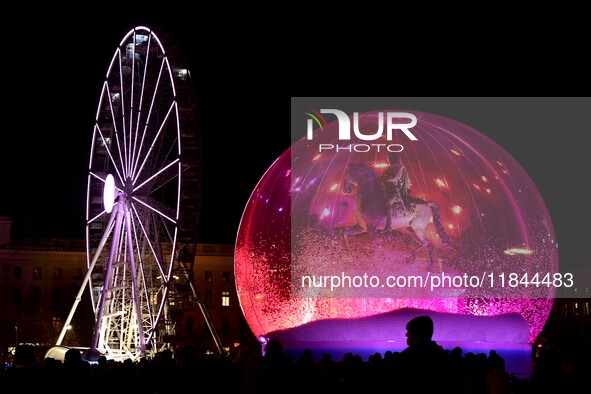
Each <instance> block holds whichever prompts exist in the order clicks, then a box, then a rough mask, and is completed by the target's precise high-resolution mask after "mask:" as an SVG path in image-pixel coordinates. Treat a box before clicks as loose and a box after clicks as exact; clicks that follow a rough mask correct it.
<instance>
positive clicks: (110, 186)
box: [103, 174, 115, 213]
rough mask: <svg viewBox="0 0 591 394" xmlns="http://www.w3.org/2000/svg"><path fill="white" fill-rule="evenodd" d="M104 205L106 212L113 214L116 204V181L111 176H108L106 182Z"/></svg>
mask: <svg viewBox="0 0 591 394" xmlns="http://www.w3.org/2000/svg"><path fill="white" fill-rule="evenodd" d="M103 204H104V205H105V211H106V212H107V213H111V211H112V210H113V205H114V204H115V179H114V178H113V175H111V174H109V175H107V179H106V180H105V187H104V189H103Z"/></svg>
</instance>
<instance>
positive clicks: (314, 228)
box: [235, 111, 558, 342]
mask: <svg viewBox="0 0 591 394" xmlns="http://www.w3.org/2000/svg"><path fill="white" fill-rule="evenodd" d="M411 112H412V113H413V114H415V115H416V116H417V119H418V124H417V126H416V127H415V128H413V133H415V135H416V136H417V137H418V139H419V141H418V142H415V143H412V144H410V143H404V151H403V152H402V153H401V154H402V161H403V163H404V164H405V166H406V167H407V169H408V172H409V175H410V178H411V179H412V184H413V188H412V195H413V196H414V197H419V198H422V199H425V200H429V201H433V202H435V203H436V204H437V205H438V206H439V208H440V212H441V219H442V223H443V226H444V229H445V231H446V233H447V234H448V235H449V237H450V238H451V240H452V244H453V247H452V248H451V249H450V250H447V249H445V248H444V247H443V245H442V242H441V240H440V239H439V238H438V236H437V231H436V229H435V226H434V225H433V224H431V225H428V226H427V228H426V229H425V231H426V235H427V237H428V238H429V239H430V240H431V241H432V243H433V245H434V252H435V256H436V259H437V260H436V262H435V264H434V265H430V264H429V261H428V255H427V252H426V250H421V251H419V252H418V253H417V255H416V257H415V258H414V259H412V260H411V261H410V262H408V263H407V264H404V262H405V261H406V260H405V258H406V257H405V256H408V254H409V253H410V251H411V250H412V249H413V248H414V247H415V246H416V245H415V244H414V243H413V239H412V237H410V236H409V234H408V233H405V232H404V231H396V232H395V233H392V234H389V235H387V236H385V235H383V234H382V236H380V237H378V239H377V240H375V239H374V240H372V241H370V239H369V238H368V237H367V236H366V235H363V234H362V235H359V236H351V237H350V244H349V246H348V247H347V248H346V247H345V245H344V243H343V236H342V232H341V229H339V227H338V226H336V225H337V224H342V223H347V222H348V223H352V221H351V213H352V208H351V206H352V205H353V204H354V202H353V201H352V200H351V197H350V196H345V195H344V194H343V193H342V184H343V179H344V177H345V176H346V169H347V164H349V163H361V162H363V163H366V164H368V165H369V166H371V167H372V168H373V169H374V170H375V171H376V172H377V173H378V174H379V173H381V172H382V171H383V170H384V168H386V167H387V154H386V152H384V151H381V152H367V153H349V152H334V151H333V152H322V153H320V154H319V153H318V152H317V151H314V150H313V149H311V146H310V142H309V141H307V140H300V141H298V142H296V143H294V144H293V145H292V147H291V148H290V149H288V150H287V151H285V152H284V153H283V154H282V155H281V156H280V157H279V158H278V159H277V160H276V161H275V163H273V165H272V166H271V167H270V168H269V169H268V170H267V172H266V173H265V174H264V175H263V177H262V178H261V180H260V182H259V183H258V185H257V187H256V188H255V190H254V191H253V193H252V195H251V198H250V200H249V202H248V204H247V206H246V208H245V211H244V214H243V217H242V221H241V223H240V228H239V232H238V237H237V242H236V253H235V256H236V257H235V258H236V260H235V272H236V284H237V291H238V295H239V299H240V303H241V307H242V309H243V312H244V314H245V317H246V320H247V322H248V324H249V325H250V327H251V329H252V331H253V332H254V334H255V335H256V336H260V335H264V334H267V333H269V332H274V331H278V330H285V329H291V328H296V327H299V326H302V325H305V324H308V323H312V322H316V321H321V320H326V319H357V318H364V317H368V316H374V315H378V314H382V313H387V312H392V311H396V310H401V309H405V308H414V309H419V310H428V311H434V312H441V313H450V314H456V315H464V316H500V315H507V314H513V313H517V314H519V315H520V316H522V317H523V319H524V320H525V321H526V322H527V325H528V326H529V334H528V336H527V340H528V341H530V342H532V341H533V340H534V339H535V338H536V337H537V335H538V334H539V333H540V331H541V330H542V328H543V326H544V324H545V322H546V320H547V318H548V315H549V313H550V309H551V307H552V303H553V297H554V294H555V293H554V291H555V289H554V288H552V287H546V288H544V287H538V288H537V289H533V288H531V287H530V288H521V287H518V288H513V289H510V288H503V289H500V288H490V287H486V286H485V287H483V288H476V289H469V290H470V291H465V289H464V291H462V292H456V293H453V294H450V293H449V292H447V293H446V292H432V293H429V292H425V291H423V290H422V289H415V290H414V292H413V291H409V292H404V293H400V292H398V293H397V292H392V291H388V289H385V290H383V289H382V288H377V289H373V292H372V291H368V290H367V289H363V290H364V291H361V290H360V289H349V290H347V291H341V292H336V293H335V292H333V293H330V292H327V291H326V289H322V291H320V290H319V289H317V288H316V289H308V290H307V291H308V293H306V292H301V291H299V290H298V289H295V290H294V287H293V286H294V284H295V283H297V278H298V277H301V275H303V274H307V275H332V274H338V273H339V272H343V271H346V272H347V273H348V274H350V275H357V274H361V273H363V272H366V273H370V274H373V275H375V276H379V277H385V276H387V275H390V274H392V273H397V274H400V273H404V274H408V275H412V274H416V275H419V274H421V275H424V274H425V272H426V271H427V270H432V271H433V273H439V274H441V272H448V273H450V274H458V275H461V274H464V273H468V274H470V275H476V276H478V277H483V275H482V274H483V273H489V274H492V276H493V278H497V275H498V274H500V273H501V272H506V273H507V274H508V273H510V272H520V273H521V272H524V271H525V272H528V273H529V272H531V273H532V275H533V272H540V273H544V272H551V273H552V272H557V269H558V256H557V248H556V242H555V236H554V232H553V228H552V224H551V220H550V217H549V215H548V212H547V210H546V207H545V205H544V202H543V200H542V198H541V196H540V195H539V193H538V191H537V189H536V188H535V186H534V184H533V182H532V181H531V179H530V178H529V177H528V176H527V174H526V173H525V171H524V170H523V169H522V168H521V167H520V166H519V164H518V163H517V162H516V161H515V160H514V159H513V158H512V157H511V156H510V155H509V154H508V153H507V152H505V151H504V150H503V149H502V148H501V147H499V146H498V145H497V144H496V143H495V142H494V141H492V140H490V139H489V138H488V137H486V136H484V135H482V134H480V133H479V132H477V131H475V130H473V129H471V128H470V127H468V126H466V125H463V124H461V123H458V122H456V121H453V120H450V119H446V118H442V117H439V116H436V115H432V114H426V113H420V112H414V111H411ZM359 119H360V120H359V121H360V127H361V128H362V129H364V130H369V129H372V127H373V128H374V129H375V124H373V123H372V122H375V119H376V116H375V115H374V114H372V113H368V114H363V115H361V116H360V118H359ZM336 127H337V126H336V125H335V124H334V123H331V124H328V125H327V126H325V127H324V130H322V131H321V132H320V131H318V130H317V131H316V133H317V134H316V135H315V140H314V142H315V143H316V142H317V143H327V144H329V143H334V141H333V139H334V138H335V135H336V134H337V133H335V130H336ZM497 279H498V278H497ZM370 290H372V289H370ZM458 340H459V338H458Z"/></svg>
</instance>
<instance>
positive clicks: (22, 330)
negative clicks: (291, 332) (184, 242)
mask: <svg viewBox="0 0 591 394" xmlns="http://www.w3.org/2000/svg"><path fill="white" fill-rule="evenodd" d="M10 225H11V221H10V219H9V218H6V217H1V218H0V322H2V323H1V326H0V353H5V352H7V351H8V349H9V348H11V347H14V346H15V345H16V344H17V343H36V344H39V345H43V346H52V345H54V344H55V342H56V340H57V338H58V336H59V334H60V332H61V330H62V327H63V325H64V322H65V321H66V319H67V316H68V314H69V313H70V311H71V310H72V307H73V305H74V301H75V298H76V295H77V294H78V292H79V290H80V286H81V284H82V283H83V281H84V278H85V276H86V273H87V256H86V252H85V241H84V240H77V239H73V240H70V239H20V240H12V239H11V238H10ZM233 252H234V250H233V247H232V245H219V244H198V245H197V252H196V255H195V261H194V265H193V271H192V283H193V289H191V290H192V291H191V293H194V294H195V295H197V298H195V297H194V296H190V297H188V301H186V302H184V304H183V308H182V316H179V317H180V319H177V320H178V321H179V323H177V326H176V327H175V336H174V338H171V339H170V342H171V343H173V344H174V345H176V346H180V345H182V344H191V345H193V346H196V347H197V349H198V350H199V351H200V352H202V353H217V352H220V346H221V347H223V350H224V351H226V352H230V353H232V352H233V351H234V350H236V349H237V347H238V346H239V344H240V343H244V342H245V341H252V340H253V338H254V337H253V335H252V333H251V332H250V329H249V328H248V325H247V324H246V322H245V320H244V317H243V314H242V310H241V308H240V305H239V302H238V298H237V294H236V286H235V281H234V267H233V265H234V258H233ZM193 290H194V291H193ZM198 299H201V300H202V305H204V306H205V310H204V309H202V308H200V306H199V303H198V302H197V301H198ZM208 322H209V324H208ZM93 327H94V315H93V313H92V307H91V303H90V296H89V294H88V292H87V291H85V292H84V293H83V296H82V299H81V300H80V303H79V304H78V305H77V307H76V310H75V314H74V316H73V318H72V321H71V326H70V328H69V329H68V331H67V333H66V335H65V337H64V340H63V342H62V344H63V345H65V346H82V347H85V346H89V344H90V342H91V339H92V331H93ZM216 337H217V338H219V340H217V341H216V340H214V338H216Z"/></svg>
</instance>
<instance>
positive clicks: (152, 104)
mask: <svg viewBox="0 0 591 394" xmlns="http://www.w3.org/2000/svg"><path fill="white" fill-rule="evenodd" d="M150 43H151V40H149V41H148V51H147V54H146V63H148V56H149V54H150V50H149V48H150ZM164 59H165V58H164ZM164 59H163V60H162V61H161V62H160V67H159V68H160V69H159V71H158V77H157V79H156V85H155V86H156V88H155V89H153V91H152V97H151V100H150V105H149V107H148V111H147V115H146V120H145V122H144V123H145V126H144V127H143V131H142V133H141V135H142V138H141V140H140V144H139V147H137V150H135V147H136V146H137V145H134V152H135V153H136V154H134V156H135V158H136V159H139V158H140V155H139V154H137V152H141V151H142V147H143V146H144V141H145V137H146V135H147V132H148V127H149V126H150V120H151V118H152V112H153V109H154V106H155V100H156V98H157V94H156V93H157V91H158V86H159V85H160V83H161V82H160V81H161V76H162V71H163V69H164V64H165V62H164ZM147 72H148V68H147V67H146V68H145V69H144V83H143V84H142V94H141V98H140V114H141V113H142V112H141V109H142V108H143V102H144V91H145V86H146V84H145V81H146V78H147ZM148 93H149V92H148ZM170 101H171V102H173V101H174V97H173V96H170ZM140 119H141V117H140V116H139V114H138V117H137V126H136V129H135V130H136V141H137V134H138V132H139V130H140ZM138 163H139V161H138V160H136V161H135V162H132V171H131V173H132V174H135V173H136V171H137V166H138Z"/></svg>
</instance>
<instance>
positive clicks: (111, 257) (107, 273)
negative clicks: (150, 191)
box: [90, 200, 125, 350]
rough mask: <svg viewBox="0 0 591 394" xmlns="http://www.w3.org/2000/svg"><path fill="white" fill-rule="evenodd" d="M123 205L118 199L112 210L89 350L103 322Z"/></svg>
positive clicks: (93, 347)
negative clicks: (106, 259)
mask: <svg viewBox="0 0 591 394" xmlns="http://www.w3.org/2000/svg"><path fill="white" fill-rule="evenodd" d="M124 206H125V201H122V200H120V201H119V203H118V204H117V209H116V210H113V212H114V215H115V217H116V219H115V228H114V230H113V242H111V250H110V254H109V263H108V264H107V269H106V270H105V281H104V284H103V292H102V294H101V300H100V303H99V305H98V309H97V311H98V313H97V316H96V321H95V325H94V333H93V334H92V342H91V345H90V349H91V350H94V349H97V347H98V346H97V344H98V340H99V334H100V331H101V327H102V326H103V324H102V320H103V311H104V308H105V300H106V298H107V290H108V288H109V287H110V286H109V283H108V282H109V281H110V276H111V267H112V265H113V260H114V259H115V255H116V254H117V245H118V243H119V242H118V240H119V237H120V236H121V223H122V221H123V210H124V209H125V208H124ZM115 212H116V213H115ZM112 217H113V214H112V216H111V221H112ZM101 242H102V240H101Z"/></svg>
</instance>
